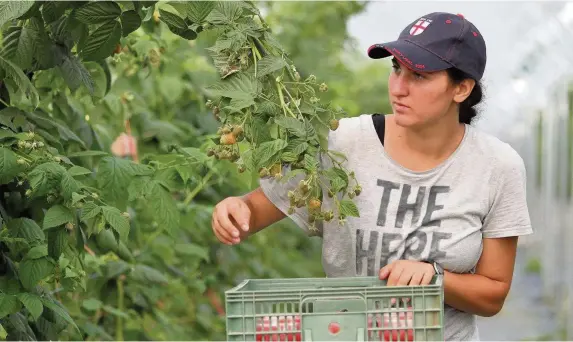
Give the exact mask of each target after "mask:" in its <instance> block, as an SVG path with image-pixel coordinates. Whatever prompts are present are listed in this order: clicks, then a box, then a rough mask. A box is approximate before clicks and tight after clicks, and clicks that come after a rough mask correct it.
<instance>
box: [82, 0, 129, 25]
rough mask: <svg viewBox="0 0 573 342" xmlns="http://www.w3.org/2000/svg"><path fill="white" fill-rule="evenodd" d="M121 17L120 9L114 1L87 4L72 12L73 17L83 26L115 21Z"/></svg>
mask: <svg viewBox="0 0 573 342" xmlns="http://www.w3.org/2000/svg"><path fill="white" fill-rule="evenodd" d="M120 15H121V8H120V7H119V5H118V4H117V3H115V2H114V1H95V2H88V3H86V4H85V5H83V6H82V7H80V8H78V9H76V10H74V11H73V16H74V17H75V18H76V19H77V20H79V21H81V22H82V23H84V24H88V25H92V24H101V23H107V22H109V21H111V20H115V19H116V18H117V17H119V16H120Z"/></svg>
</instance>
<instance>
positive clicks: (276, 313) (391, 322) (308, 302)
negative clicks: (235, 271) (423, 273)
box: [225, 276, 444, 341]
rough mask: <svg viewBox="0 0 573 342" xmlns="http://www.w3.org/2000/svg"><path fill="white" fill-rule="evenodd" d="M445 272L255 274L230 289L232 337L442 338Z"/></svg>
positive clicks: (229, 337)
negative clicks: (425, 280)
mask: <svg viewBox="0 0 573 342" xmlns="http://www.w3.org/2000/svg"><path fill="white" fill-rule="evenodd" d="M443 293H444V292H443V284H442V277H441V276H435V277H434V279H432V282H431V283H430V284H429V285H427V286H391V287H388V286H386V281H385V280H380V279H379V278H378V277H352V278H301V279H251V280H245V281H244V282H242V283H241V284H239V285H238V286H236V287H234V288H232V289H230V290H228V291H226V292H225V302H226V303H225V304H226V309H227V317H226V320H227V340H228V341H443V340H444V323H443V320H444V318H443V317H444V304H443V303H444V297H443Z"/></svg>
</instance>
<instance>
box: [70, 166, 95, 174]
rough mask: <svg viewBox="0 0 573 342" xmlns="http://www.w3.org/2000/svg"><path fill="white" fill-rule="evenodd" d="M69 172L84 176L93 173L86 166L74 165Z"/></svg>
mask: <svg viewBox="0 0 573 342" xmlns="http://www.w3.org/2000/svg"><path fill="white" fill-rule="evenodd" d="M68 173H69V174H70V175H71V176H83V175H91V174H92V172H91V171H90V170H88V169H86V168H85V167H81V166H77V165H74V166H72V167H70V168H69V169H68Z"/></svg>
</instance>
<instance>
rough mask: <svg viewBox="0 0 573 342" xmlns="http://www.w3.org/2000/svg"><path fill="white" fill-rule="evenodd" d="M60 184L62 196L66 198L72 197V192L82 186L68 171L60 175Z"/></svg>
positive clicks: (77, 190)
mask: <svg viewBox="0 0 573 342" xmlns="http://www.w3.org/2000/svg"><path fill="white" fill-rule="evenodd" d="M60 186H61V187H62V196H63V197H64V198H65V199H66V200H69V199H70V198H72V194H73V193H74V192H79V191H80V189H81V188H82V183H80V182H78V181H77V180H76V179H74V177H73V176H72V175H71V174H70V173H69V172H67V171H66V172H65V173H64V174H63V175H62V181H61V183H60Z"/></svg>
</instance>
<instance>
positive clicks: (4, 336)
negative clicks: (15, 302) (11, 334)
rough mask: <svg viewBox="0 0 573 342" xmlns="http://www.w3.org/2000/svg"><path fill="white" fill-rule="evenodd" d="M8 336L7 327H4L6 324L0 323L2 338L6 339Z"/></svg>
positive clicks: (0, 337)
mask: <svg viewBox="0 0 573 342" xmlns="http://www.w3.org/2000/svg"><path fill="white" fill-rule="evenodd" d="M6 337H8V333H7V332H6V329H4V326H2V324H0V339H1V340H3V341H5V340H6Z"/></svg>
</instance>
